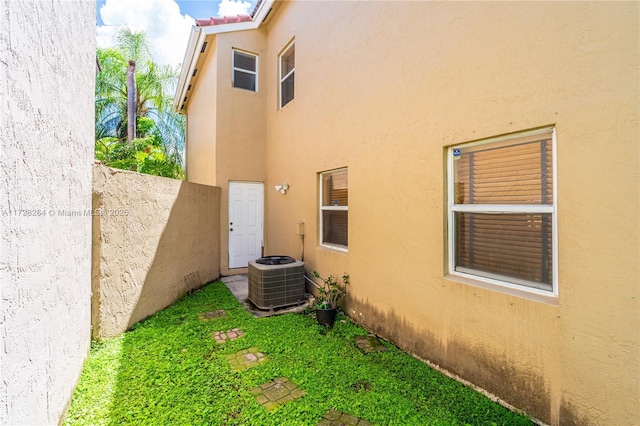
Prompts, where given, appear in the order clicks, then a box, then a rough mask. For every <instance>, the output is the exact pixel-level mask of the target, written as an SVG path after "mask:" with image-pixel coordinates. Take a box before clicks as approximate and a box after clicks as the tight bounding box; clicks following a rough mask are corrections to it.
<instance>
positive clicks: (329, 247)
mask: <svg viewBox="0 0 640 426" xmlns="http://www.w3.org/2000/svg"><path fill="white" fill-rule="evenodd" d="M320 248H321V249H326V250H331V251H337V252H340V253H349V248H348V247H345V246H338V245H335V244H325V243H322V244H320Z"/></svg>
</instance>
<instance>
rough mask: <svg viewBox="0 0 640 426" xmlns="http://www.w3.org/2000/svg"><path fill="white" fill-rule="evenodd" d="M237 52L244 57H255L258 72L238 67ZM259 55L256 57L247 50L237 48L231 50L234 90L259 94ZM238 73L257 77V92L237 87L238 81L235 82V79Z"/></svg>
mask: <svg viewBox="0 0 640 426" xmlns="http://www.w3.org/2000/svg"><path fill="white" fill-rule="evenodd" d="M236 52H238V53H241V54H243V55H247V56H253V57H254V58H255V59H256V70H255V71H251V70H248V69H245V68H240V67H236ZM258 65H259V64H258V55H256V54H255V53H251V52H247V51H246V50H242V49H236V48H232V49H231V86H232V87H233V88H234V89H240V90H246V91H249V92H256V93H257V92H258V69H259V68H258ZM236 71H240V72H243V73H245V74H251V75H253V76H255V79H256V88H255V90H251V89H245V88H244V87H238V86H236V81H235V77H236Z"/></svg>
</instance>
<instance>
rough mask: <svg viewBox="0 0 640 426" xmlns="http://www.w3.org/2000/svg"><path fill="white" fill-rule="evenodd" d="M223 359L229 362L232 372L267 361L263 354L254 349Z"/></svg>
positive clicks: (226, 356)
mask: <svg viewBox="0 0 640 426" xmlns="http://www.w3.org/2000/svg"><path fill="white" fill-rule="evenodd" d="M224 357H225V358H226V359H227V361H229V365H230V366H231V369H232V370H234V371H241V370H246V369H247V368H251V367H255V366H256V365H259V364H262V363H263V362H265V361H266V360H267V357H266V356H265V355H264V354H263V353H261V352H258V349H256V348H249V349H244V350H242V351H239V352H236V353H235V354H231V355H225V356H224Z"/></svg>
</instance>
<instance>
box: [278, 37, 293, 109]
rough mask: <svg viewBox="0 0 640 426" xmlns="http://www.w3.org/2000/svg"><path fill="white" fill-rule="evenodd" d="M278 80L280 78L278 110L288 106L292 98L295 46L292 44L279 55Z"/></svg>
mask: <svg viewBox="0 0 640 426" xmlns="http://www.w3.org/2000/svg"><path fill="white" fill-rule="evenodd" d="M278 62H279V73H278V75H279V78H280V103H279V104H280V108H282V107H283V106H285V105H286V104H288V103H289V102H291V101H292V100H293V97H294V78H295V72H296V46H295V43H294V42H291V43H289V45H288V46H287V47H286V48H285V49H284V50H283V51H282V54H280V60H279V61H278Z"/></svg>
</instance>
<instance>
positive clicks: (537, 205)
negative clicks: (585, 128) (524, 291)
mask: <svg viewBox="0 0 640 426" xmlns="http://www.w3.org/2000/svg"><path fill="white" fill-rule="evenodd" d="M553 143H554V141H553V129H544V130H538V131H534V132H528V133H522V134H520V135H514V136H509V137H502V138H494V139H489V140H486V141H480V142H479V143H473V144H468V145H460V146H456V147H453V148H451V149H450V150H449V152H450V154H449V155H450V159H451V160H450V164H451V166H450V167H451V168H452V170H451V171H450V185H451V188H450V194H451V196H452V198H453V203H451V204H450V211H449V214H450V226H451V227H452V231H453V232H452V238H451V243H452V244H453V250H452V251H451V252H452V257H453V259H452V261H453V262H452V263H453V268H452V269H453V270H454V271H455V272H460V273H464V274H470V275H475V276H479V277H483V278H488V279H491V280H497V281H503V282H507V283H510V284H518V285H523V286H526V287H532V288H537V289H540V290H546V291H553V286H554V261H553V259H554V255H553V254H554V250H555V247H554V232H553V226H554V214H555V213H554V212H555V206H554V178H553V176H554V173H553Z"/></svg>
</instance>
